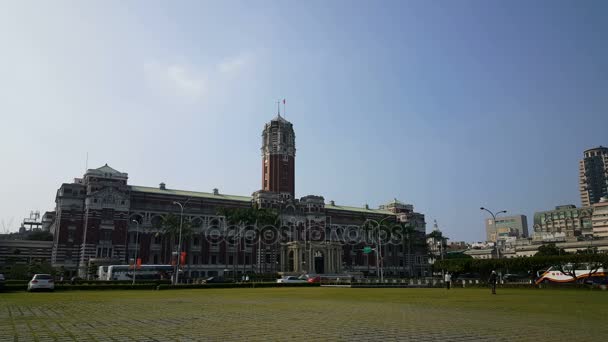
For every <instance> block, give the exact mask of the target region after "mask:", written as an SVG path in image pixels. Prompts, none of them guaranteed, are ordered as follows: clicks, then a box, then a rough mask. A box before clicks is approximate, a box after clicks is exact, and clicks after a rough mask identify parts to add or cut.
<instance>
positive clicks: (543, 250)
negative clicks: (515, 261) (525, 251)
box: [535, 243, 568, 256]
mask: <svg viewBox="0 0 608 342" xmlns="http://www.w3.org/2000/svg"><path fill="white" fill-rule="evenodd" d="M566 254H568V253H567V252H566V251H565V250H564V249H563V248H559V247H557V246H556V245H555V244H554V243H549V244H546V245H542V246H540V247H538V252H537V253H536V254H535V256H552V255H566Z"/></svg>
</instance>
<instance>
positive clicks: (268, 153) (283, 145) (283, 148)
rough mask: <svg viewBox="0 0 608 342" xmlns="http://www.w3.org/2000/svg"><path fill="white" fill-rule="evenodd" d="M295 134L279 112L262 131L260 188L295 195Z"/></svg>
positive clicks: (285, 194) (283, 194)
mask: <svg viewBox="0 0 608 342" xmlns="http://www.w3.org/2000/svg"><path fill="white" fill-rule="evenodd" d="M295 157H296V135H295V133H294V131H293V125H292V124H291V122H289V121H287V120H285V118H283V117H282V116H281V113H278V115H277V116H276V117H275V118H274V119H272V120H271V121H270V122H269V123H267V124H266V125H264V131H263V132H262V189H263V190H265V191H271V192H276V193H279V194H280V195H281V196H282V197H288V198H294V196H295Z"/></svg>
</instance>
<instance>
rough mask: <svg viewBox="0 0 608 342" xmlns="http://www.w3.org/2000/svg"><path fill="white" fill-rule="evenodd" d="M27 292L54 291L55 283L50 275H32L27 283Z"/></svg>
mask: <svg viewBox="0 0 608 342" xmlns="http://www.w3.org/2000/svg"><path fill="white" fill-rule="evenodd" d="M27 290H28V291H34V290H49V291H53V290H55V281H54V280H53V276H52V275H50V274H34V277H33V278H32V280H30V282H29V283H27Z"/></svg>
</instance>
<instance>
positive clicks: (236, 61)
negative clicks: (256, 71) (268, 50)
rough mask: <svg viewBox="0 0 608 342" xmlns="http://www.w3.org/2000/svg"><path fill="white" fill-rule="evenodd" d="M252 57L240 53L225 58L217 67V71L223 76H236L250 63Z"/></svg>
mask: <svg viewBox="0 0 608 342" xmlns="http://www.w3.org/2000/svg"><path fill="white" fill-rule="evenodd" d="M251 60H252V56H251V54H249V53H242V54H240V55H238V56H235V57H230V58H226V59H224V60H223V61H221V62H220V63H219V64H218V65H217V70H218V71H219V72H220V73H223V74H236V73H237V72H239V71H240V70H242V69H243V68H245V67H246V66H247V65H249V64H250V63H251Z"/></svg>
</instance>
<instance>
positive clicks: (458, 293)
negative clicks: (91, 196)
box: [0, 288, 608, 341]
mask: <svg viewBox="0 0 608 342" xmlns="http://www.w3.org/2000/svg"><path fill="white" fill-rule="evenodd" d="M489 292H490V291H489V290H487V289H452V290H450V291H447V290H445V289H350V288H265V289H202V290H167V291H139V290H134V291H69V292H55V293H24V292H19V293H0V341H64V340H81V341H132V340H137V341H155V340H156V341H169V340H180V341H193V340H194V341H198V340H224V341H237V340H260V341H261V340H310V339H314V340H389V341H390V340H395V341H397V340H399V341H400V340H413V341H433V340H439V339H441V340H445V341H455V340H461V341H465V340H476V341H479V340H487V341H496V340H504V341H515V340H517V341H520V340H546V339H551V340H571V341H579V340H587V339H594V340H603V339H605V337H606V336H607V334H608V324H607V323H606V319H607V318H608V292H603V291H588V290H534V289H529V290H528V289H526V290H524V289H504V290H501V289H499V292H498V295H495V296H493V295H491V294H490V293H489Z"/></svg>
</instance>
